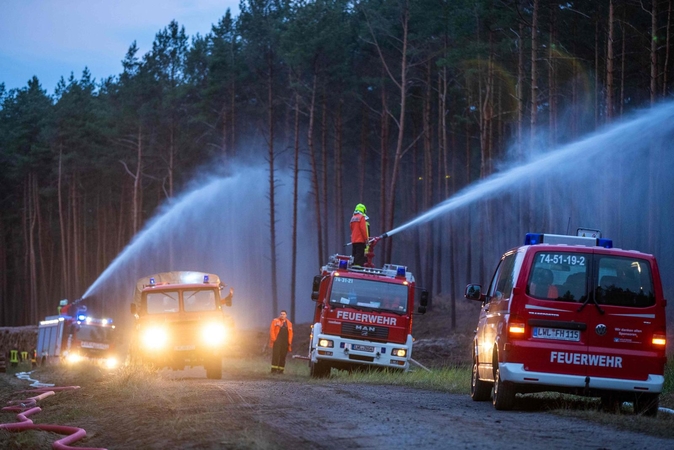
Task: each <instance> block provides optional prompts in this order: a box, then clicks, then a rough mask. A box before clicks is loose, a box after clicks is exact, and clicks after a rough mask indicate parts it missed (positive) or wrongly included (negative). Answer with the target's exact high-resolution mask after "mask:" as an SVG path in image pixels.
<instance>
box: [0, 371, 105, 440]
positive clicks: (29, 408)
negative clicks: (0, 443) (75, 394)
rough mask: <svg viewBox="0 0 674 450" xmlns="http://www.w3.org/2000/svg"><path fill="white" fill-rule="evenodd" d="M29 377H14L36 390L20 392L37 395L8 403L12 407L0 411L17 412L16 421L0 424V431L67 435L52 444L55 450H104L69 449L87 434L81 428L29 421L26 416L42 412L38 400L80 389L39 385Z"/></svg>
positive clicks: (27, 373)
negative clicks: (34, 387)
mask: <svg viewBox="0 0 674 450" xmlns="http://www.w3.org/2000/svg"><path fill="white" fill-rule="evenodd" d="M29 375H30V372H22V373H19V374H17V375H16V376H17V377H18V378H21V379H24V380H29V381H33V384H31V386H37V388H36V389H30V390H26V391H21V392H26V393H30V392H33V393H39V394H38V395H35V396H33V397H28V398H26V399H23V400H12V401H10V402H8V404H10V405H13V406H6V407H4V408H2V410H3V411H16V412H18V414H17V415H16V418H17V419H18V421H17V422H12V423H3V424H0V429H3V430H7V431H15V432H16V431H24V430H42V431H51V432H53V433H57V434H67V435H68V436H66V437H64V438H62V439H59V440H57V441H55V442H54V443H53V444H52V448H55V449H57V450H73V449H80V450H106V449H104V448H100V447H70V444H72V443H74V442H77V441H79V440H80V439H82V438H83V437H85V436H86V435H87V432H86V431H85V430H84V429H83V428H78V427H69V426H66V425H47V424H36V423H33V421H32V420H31V419H29V418H28V416H31V415H33V414H35V413H38V412H40V411H42V408H40V407H39V406H36V405H37V402H38V401H39V400H42V399H44V398H47V397H49V396H52V395H55V394H56V392H57V391H67V390H74V389H79V388H80V387H79V386H64V387H54V385H53V384H45V383H40V382H39V381H37V380H33V379H31V378H30V376H29Z"/></svg>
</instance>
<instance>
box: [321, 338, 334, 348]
mask: <svg viewBox="0 0 674 450" xmlns="http://www.w3.org/2000/svg"><path fill="white" fill-rule="evenodd" d="M318 346H319V347H334V346H335V344H334V342H332V341H330V340H328V339H319V340H318Z"/></svg>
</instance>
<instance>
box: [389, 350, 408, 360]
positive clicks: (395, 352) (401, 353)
mask: <svg viewBox="0 0 674 450" xmlns="http://www.w3.org/2000/svg"><path fill="white" fill-rule="evenodd" d="M391 354H392V355H393V356H397V357H399V358H404V357H405V355H407V350H405V349H404V348H394V349H393V351H392V352H391Z"/></svg>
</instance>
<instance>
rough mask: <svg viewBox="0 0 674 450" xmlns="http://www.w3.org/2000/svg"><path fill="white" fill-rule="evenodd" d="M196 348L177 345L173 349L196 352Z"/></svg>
mask: <svg viewBox="0 0 674 450" xmlns="http://www.w3.org/2000/svg"><path fill="white" fill-rule="evenodd" d="M195 348H196V347H195V346H194V345H176V346H175V347H173V349H174V350H178V351H180V350H194V349H195Z"/></svg>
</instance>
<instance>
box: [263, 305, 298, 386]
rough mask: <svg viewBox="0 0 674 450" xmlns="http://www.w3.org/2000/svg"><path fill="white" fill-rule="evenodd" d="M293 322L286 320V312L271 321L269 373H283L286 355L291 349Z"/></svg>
mask: <svg viewBox="0 0 674 450" xmlns="http://www.w3.org/2000/svg"><path fill="white" fill-rule="evenodd" d="M292 344H293V324H292V323H291V322H290V321H289V320H288V318H287V313H286V312H285V311H281V315H280V316H278V317H277V318H275V319H274V320H272V321H271V326H270V327H269V346H270V347H271V348H272V355H271V373H283V371H284V370H285V368H286V356H287V355H288V352H291V351H292V350H293V348H292Z"/></svg>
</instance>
